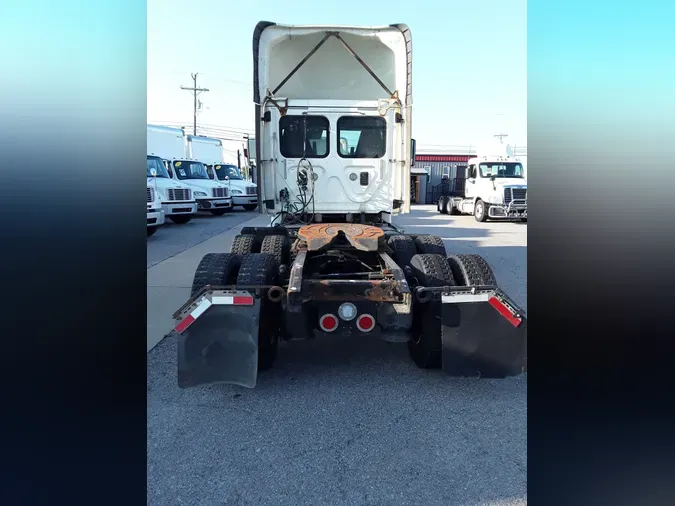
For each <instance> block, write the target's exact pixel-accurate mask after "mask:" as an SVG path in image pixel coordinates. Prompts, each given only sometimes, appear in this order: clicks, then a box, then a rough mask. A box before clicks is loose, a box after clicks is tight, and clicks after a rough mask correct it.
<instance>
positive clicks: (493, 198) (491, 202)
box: [488, 195, 501, 204]
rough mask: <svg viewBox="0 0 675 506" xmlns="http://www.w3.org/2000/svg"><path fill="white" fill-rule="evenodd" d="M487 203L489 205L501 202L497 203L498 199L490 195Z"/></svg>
mask: <svg viewBox="0 0 675 506" xmlns="http://www.w3.org/2000/svg"><path fill="white" fill-rule="evenodd" d="M488 202H489V203H490V204H500V203H501V202H499V197H497V196H496V195H492V196H491V197H489V198H488Z"/></svg>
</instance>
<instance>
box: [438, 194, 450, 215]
mask: <svg viewBox="0 0 675 506" xmlns="http://www.w3.org/2000/svg"><path fill="white" fill-rule="evenodd" d="M437 207H438V212H439V213H441V214H448V199H447V198H446V197H440V198H439V199H438V206H437Z"/></svg>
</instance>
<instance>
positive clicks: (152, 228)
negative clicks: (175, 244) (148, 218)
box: [147, 227, 159, 237]
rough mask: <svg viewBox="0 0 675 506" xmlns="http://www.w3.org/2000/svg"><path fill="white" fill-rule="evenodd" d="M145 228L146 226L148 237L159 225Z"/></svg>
mask: <svg viewBox="0 0 675 506" xmlns="http://www.w3.org/2000/svg"><path fill="white" fill-rule="evenodd" d="M147 228H148V237H150V236H151V235H154V234H155V232H157V228H159V227H147Z"/></svg>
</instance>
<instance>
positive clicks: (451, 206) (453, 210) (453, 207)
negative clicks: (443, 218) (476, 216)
mask: <svg viewBox="0 0 675 506" xmlns="http://www.w3.org/2000/svg"><path fill="white" fill-rule="evenodd" d="M448 214H450V216H458V215H460V214H462V213H461V212H460V210H459V209H457V204H456V203H455V201H454V200H452V199H451V200H450V202H448Z"/></svg>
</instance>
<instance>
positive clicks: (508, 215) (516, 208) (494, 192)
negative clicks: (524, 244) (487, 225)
mask: <svg viewBox="0 0 675 506" xmlns="http://www.w3.org/2000/svg"><path fill="white" fill-rule="evenodd" d="M466 170H467V172H466V175H467V177H466V184H465V187H464V196H462V197H457V196H451V195H442V196H441V197H440V198H439V199H438V203H437V205H438V212H440V213H441V214H473V216H474V217H475V218H476V221H487V220H488V219H494V220H513V219H516V220H520V221H523V222H526V221H527V178H526V173H525V168H524V165H523V163H522V162H521V161H520V160H519V159H518V158H512V157H510V156H481V157H476V158H471V159H470V160H469V162H468V164H467V169H466Z"/></svg>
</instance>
